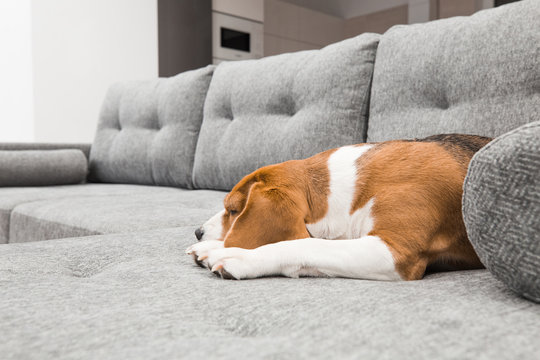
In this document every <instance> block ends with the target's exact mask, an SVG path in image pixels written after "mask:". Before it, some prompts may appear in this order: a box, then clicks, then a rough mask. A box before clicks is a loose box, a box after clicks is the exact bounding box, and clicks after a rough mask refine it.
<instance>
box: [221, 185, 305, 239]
mask: <svg viewBox="0 0 540 360" xmlns="http://www.w3.org/2000/svg"><path fill="white" fill-rule="evenodd" d="M291 191H293V190H290V189H285V190H281V189H279V188H276V187H272V186H268V185H265V184H264V183H262V182H257V183H255V184H253V185H252V186H251V189H250V192H249V195H248V198H247V201H246V204H245V206H244V209H243V210H242V212H241V213H240V215H238V217H237V218H236V220H235V221H234V223H233V224H232V227H231V229H230V230H229V232H228V233H227V235H226V237H225V247H241V248H245V249H254V248H257V247H259V246H262V245H266V244H271V243H275V242H278V241H283V240H294V239H303V238H308V237H309V233H308V231H307V229H306V224H305V222H304V217H305V209H304V206H303V205H302V203H300V202H301V200H300V199H301V196H299V195H298V194H292V193H291Z"/></svg>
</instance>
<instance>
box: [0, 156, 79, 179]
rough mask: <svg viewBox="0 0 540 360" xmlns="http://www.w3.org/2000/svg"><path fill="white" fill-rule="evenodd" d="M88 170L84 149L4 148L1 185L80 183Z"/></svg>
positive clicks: (0, 171)
mask: <svg viewBox="0 0 540 360" xmlns="http://www.w3.org/2000/svg"><path fill="white" fill-rule="evenodd" d="M87 174H88V159H87V157H86V156H85V155H84V153H83V152H82V151H81V150H80V149H54V150H15V151H13V150H0V187H2V186H9V187H14V186H15V187H20V186H50V185H70V184H80V183H82V182H84V181H85V180H86V175H87Z"/></svg>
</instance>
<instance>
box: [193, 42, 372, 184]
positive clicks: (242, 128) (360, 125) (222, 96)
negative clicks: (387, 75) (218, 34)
mask: <svg viewBox="0 0 540 360" xmlns="http://www.w3.org/2000/svg"><path fill="white" fill-rule="evenodd" d="M378 40H379V35H377V34H363V35H361V36H358V37H356V38H352V39H348V40H345V41H342V42H339V43H337V44H333V45H330V46H327V47H325V48H323V49H321V50H318V51H302V52H298V53H292V54H283V55H278V56H272V57H267V58H263V59H259V60H247V61H234V62H226V63H222V64H220V65H219V66H218V67H217V68H216V71H215V74H214V77H213V79H212V83H211V84H210V88H209V90H208V95H207V99H206V103H205V107H204V120H203V124H202V127H201V133H200V136H199V141H198V143H197V151H196V154H195V166H194V170H193V183H194V185H195V187H197V188H208V189H222V190H230V189H231V188H232V187H233V186H234V185H235V184H236V183H237V182H238V181H239V180H240V179H241V178H242V177H243V176H245V175H247V174H249V173H250V172H252V171H254V170H256V169H258V168H259V167H261V166H264V165H269V164H273V163H279V162H282V161H286V160H291V159H302V158H306V157H309V156H311V155H314V154H316V153H319V152H321V151H324V150H327V149H331V148H335V147H339V146H342V145H348V144H356V143H361V142H363V141H364V140H365V131H366V127H365V122H366V117H367V110H368V102H369V86H370V82H371V75H372V71H373V62H374V58H375V52H376V50H377V43H378Z"/></svg>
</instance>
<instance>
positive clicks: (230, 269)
mask: <svg viewBox="0 0 540 360" xmlns="http://www.w3.org/2000/svg"><path fill="white" fill-rule="evenodd" d="M208 266H209V267H210V268H211V269H213V271H226V272H227V273H229V274H231V275H232V276H233V277H235V278H236V279H252V278H257V277H261V276H270V275H284V276H288V277H299V276H328V277H346V278H355V279H369V280H401V277H400V276H399V274H398V273H397V272H396V270H395V264H394V259H393V257H392V253H391V252H390V250H389V249H388V247H387V246H386V244H385V243H384V242H383V241H382V240H381V239H380V238H379V237H377V236H364V237H362V238H359V239H352V240H325V239H313V238H308V239H300V240H289V241H281V242H278V243H274V244H268V245H264V246H261V247H258V248H256V249H253V250H246V249H240V248H223V249H215V250H210V252H209V254H208Z"/></svg>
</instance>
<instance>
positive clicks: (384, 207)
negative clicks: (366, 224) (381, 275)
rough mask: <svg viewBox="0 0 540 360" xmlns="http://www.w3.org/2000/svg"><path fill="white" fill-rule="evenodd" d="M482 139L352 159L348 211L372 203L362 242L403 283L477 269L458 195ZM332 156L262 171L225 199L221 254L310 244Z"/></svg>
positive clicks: (395, 147)
mask: <svg viewBox="0 0 540 360" xmlns="http://www.w3.org/2000/svg"><path fill="white" fill-rule="evenodd" d="M489 140H490V139H488V138H482V137H475V136H468V135H453V134H451V135H438V136H434V137H430V138H426V139H422V140H416V141H390V142H384V143H379V144H375V147H373V148H372V149H370V150H369V151H368V152H367V153H365V154H364V155H363V156H361V157H360V158H359V159H358V162H357V168H358V173H359V176H358V179H357V185H356V194H355V196H354V200H353V205H352V207H351V209H350V211H351V213H353V212H354V211H356V210H357V209H359V208H361V207H362V206H364V205H365V204H366V203H367V201H368V200H369V199H371V198H375V200H376V201H375V203H374V206H373V208H372V216H373V218H374V227H373V230H372V231H371V232H370V234H369V235H375V236H379V237H380V238H381V239H382V240H383V241H384V242H385V243H386V244H387V245H388V247H389V248H390V251H391V252H392V254H393V256H394V260H395V264H396V270H397V272H398V273H399V274H400V275H401V277H402V278H403V279H405V280H413V279H420V278H421V277H422V276H423V274H424V272H425V270H426V267H427V266H428V265H430V264H435V263H440V262H447V263H448V262H449V263H452V264H454V265H455V268H457V269H470V268H480V267H481V266H482V265H481V263H480V261H479V259H478V257H477V256H476V254H475V252H474V250H473V248H472V246H471V245H470V243H469V241H468V239H467V234H466V232H465V226H464V224H463V220H462V216H461V195H462V185H463V180H464V177H465V175H466V172H467V166H468V164H469V161H470V159H471V157H472V155H473V154H474V152H475V151H477V150H478V149H479V148H481V147H482V146H484V145H485V144H487V142H489ZM359 146H361V145H359ZM334 151H335V149H334V150H329V151H326V152H323V153H320V154H317V155H315V156H313V157H311V158H308V159H306V160H293V161H287V162H284V163H281V164H277V165H270V166H266V167H263V168H261V169H259V170H257V171H255V172H253V173H252V174H250V175H248V176H246V177H245V178H244V179H242V180H241V181H240V182H239V183H238V184H237V185H236V186H235V187H234V188H233V190H232V191H231V192H230V193H229V195H228V196H227V197H226V198H225V203H224V204H225V209H226V210H227V211H226V214H225V215H224V217H223V229H224V232H223V238H224V241H225V247H242V248H247V249H253V248H256V247H259V246H261V245H265V244H269V243H274V242H278V241H282V240H293V239H300V238H307V237H310V235H309V233H308V231H307V229H306V224H310V223H315V222H317V221H318V220H320V219H321V218H323V217H324V215H325V214H326V211H327V208H328V202H327V199H328V195H329V186H330V175H329V172H328V166H327V161H328V157H329V156H330V155H331V154H332V152H334Z"/></svg>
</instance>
